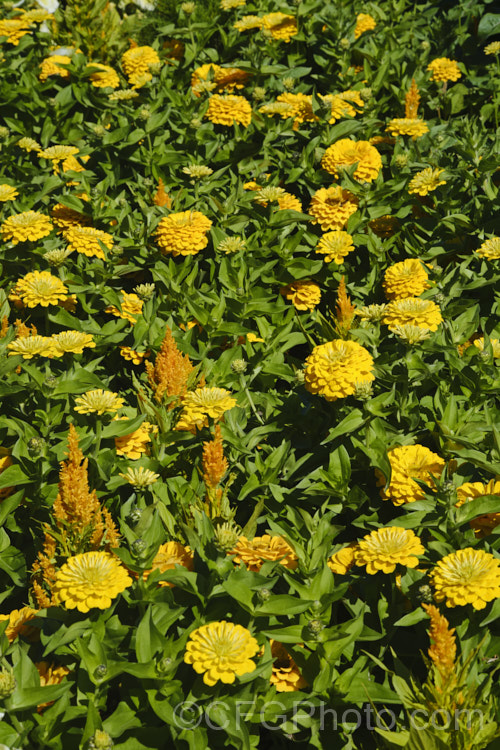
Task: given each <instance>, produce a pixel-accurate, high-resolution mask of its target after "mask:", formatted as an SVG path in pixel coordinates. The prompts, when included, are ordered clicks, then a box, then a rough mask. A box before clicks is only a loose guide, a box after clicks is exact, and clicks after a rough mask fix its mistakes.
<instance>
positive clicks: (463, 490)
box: [456, 342, 500, 539]
mask: <svg viewBox="0 0 500 750" xmlns="http://www.w3.org/2000/svg"><path fill="white" fill-rule="evenodd" d="M474 343H476V342H474ZM499 356H500V351H499ZM484 495H497V496H498V500H499V503H498V506H499V509H500V481H499V480H495V479H490V481H489V482H488V483H487V484H483V482H465V484H461V485H460V487H457V498H458V502H457V504H456V507H457V508H459V507H460V506H461V505H463V504H464V503H468V502H471V500H475V499H476V498H478V497H483V496H484ZM469 524H470V527H471V528H472V529H474V531H475V534H476V536H477V537H479V538H480V539H483V538H484V537H485V536H489V535H490V534H491V532H492V531H493V529H495V528H496V527H497V526H498V525H500V510H499V512H498V513H485V514H483V515H482V516H477V518H474V519H473V520H472V521H470V522H469Z"/></svg>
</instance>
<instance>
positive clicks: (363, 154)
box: [321, 138, 382, 182]
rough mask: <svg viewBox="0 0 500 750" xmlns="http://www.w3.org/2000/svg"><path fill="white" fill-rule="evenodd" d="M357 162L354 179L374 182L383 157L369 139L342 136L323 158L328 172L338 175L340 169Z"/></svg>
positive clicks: (322, 163)
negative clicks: (356, 139) (361, 139)
mask: <svg viewBox="0 0 500 750" xmlns="http://www.w3.org/2000/svg"><path fill="white" fill-rule="evenodd" d="M354 164H357V168H356V170H355V172H354V179H356V180H357V181H358V182H373V180H374V179H375V178H376V177H377V175H378V173H379V172H380V170H381V169H382V159H381V156H380V154H379V152H378V151H377V149H376V148H375V146H372V145H371V143H370V142H369V141H352V140H351V139H350V138H341V139H340V140H339V141H337V142H336V143H334V144H333V145H332V146H329V147H328V148H327V149H326V151H325V153H324V155H323V158H322V160H321V166H322V167H323V169H326V171H327V172H329V173H330V174H333V175H334V176H335V177H338V176H339V174H338V170H339V169H344V168H347V167H351V166H353V165H354Z"/></svg>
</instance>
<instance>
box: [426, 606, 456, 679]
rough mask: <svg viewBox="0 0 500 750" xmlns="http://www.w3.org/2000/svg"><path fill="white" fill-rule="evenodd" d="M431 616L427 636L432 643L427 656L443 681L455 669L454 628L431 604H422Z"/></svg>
mask: <svg viewBox="0 0 500 750" xmlns="http://www.w3.org/2000/svg"><path fill="white" fill-rule="evenodd" d="M422 607H423V608H424V609H425V611H426V612H427V614H428V615H429V617H430V618H431V622H430V628H429V637H430V639H431V640H432V644H431V645H430V647H429V651H428V654H429V657H430V659H431V661H432V663H433V664H434V665H435V666H436V669H437V670H438V672H439V674H440V675H441V678H442V680H443V682H446V681H447V680H448V679H449V678H450V677H451V675H452V674H453V673H454V670H455V657H456V653H457V646H456V642H455V628H450V623H449V622H448V620H447V619H446V617H444V615H442V614H441V613H440V611H439V609H438V608H437V607H435V606H434V605H433V604H422Z"/></svg>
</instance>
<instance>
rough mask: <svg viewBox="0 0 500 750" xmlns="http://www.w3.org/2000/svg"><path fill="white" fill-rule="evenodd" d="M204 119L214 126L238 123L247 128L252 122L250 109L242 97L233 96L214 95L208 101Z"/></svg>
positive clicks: (248, 103) (247, 102)
mask: <svg viewBox="0 0 500 750" xmlns="http://www.w3.org/2000/svg"><path fill="white" fill-rule="evenodd" d="M205 117H206V118H207V119H208V120H210V122H213V123H215V124H216V125H226V126H227V127H229V126H230V125H234V124H235V123H238V124H239V125H243V127H245V128H247V127H248V126H249V125H250V122H251V120H252V107H251V106H250V102H249V101H248V100H247V99H245V97H244V96H236V95H235V94H214V95H213V96H211V97H210V98H209V100H208V110H207V112H206V114H205Z"/></svg>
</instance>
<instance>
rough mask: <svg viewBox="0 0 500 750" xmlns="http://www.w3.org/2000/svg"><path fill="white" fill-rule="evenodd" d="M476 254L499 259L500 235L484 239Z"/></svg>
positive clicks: (489, 258) (488, 258) (490, 258)
mask: <svg viewBox="0 0 500 750" xmlns="http://www.w3.org/2000/svg"><path fill="white" fill-rule="evenodd" d="M476 255H479V256H480V257H481V258H486V260H499V259H500V237H490V239H489V240H485V241H484V242H483V243H482V245H481V246H480V247H479V248H478V249H477V250H476Z"/></svg>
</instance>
